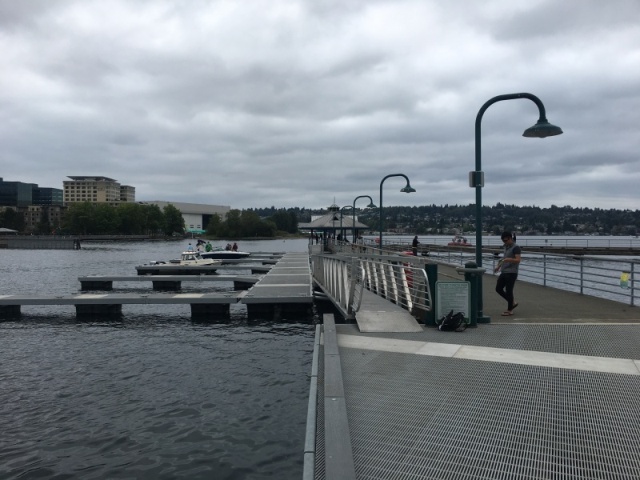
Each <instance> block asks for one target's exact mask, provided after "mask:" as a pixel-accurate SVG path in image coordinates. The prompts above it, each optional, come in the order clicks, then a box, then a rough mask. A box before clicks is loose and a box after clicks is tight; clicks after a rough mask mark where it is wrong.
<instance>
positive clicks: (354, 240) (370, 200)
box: [351, 195, 376, 243]
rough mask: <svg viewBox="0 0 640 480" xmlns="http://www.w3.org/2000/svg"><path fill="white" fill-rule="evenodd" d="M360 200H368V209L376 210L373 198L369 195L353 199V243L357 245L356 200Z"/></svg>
mask: <svg viewBox="0 0 640 480" xmlns="http://www.w3.org/2000/svg"><path fill="white" fill-rule="evenodd" d="M359 198H368V199H369V205H367V208H376V205H375V203H373V198H371V197H370V196H369V195H358V196H357V197H356V198H354V199H353V210H352V211H351V213H353V243H356V200H358V199H359Z"/></svg>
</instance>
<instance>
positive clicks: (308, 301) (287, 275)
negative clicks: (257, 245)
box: [240, 253, 313, 319]
mask: <svg viewBox="0 0 640 480" xmlns="http://www.w3.org/2000/svg"><path fill="white" fill-rule="evenodd" d="M240 303H243V304H245V305H246V306H247V312H248V314H249V317H255V318H257V317H260V318H273V319H282V318H292V319H295V318H298V319H299V318H300V316H304V317H310V316H311V314H312V305H313V288H312V282H311V267H310V265H309V254H307V253H288V254H286V255H284V256H283V257H282V258H281V259H280V260H279V261H278V263H277V264H276V265H274V266H273V267H272V268H271V270H269V273H267V274H266V275H265V276H264V277H263V278H262V279H261V280H260V281H259V282H258V283H256V284H255V285H254V286H253V287H251V288H250V289H249V291H248V292H247V294H246V295H244V296H243V297H242V298H241V299H240Z"/></svg>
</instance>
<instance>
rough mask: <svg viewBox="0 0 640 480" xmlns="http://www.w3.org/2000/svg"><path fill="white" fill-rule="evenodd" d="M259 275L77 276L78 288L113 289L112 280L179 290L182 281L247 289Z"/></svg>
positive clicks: (255, 281)
mask: <svg viewBox="0 0 640 480" xmlns="http://www.w3.org/2000/svg"><path fill="white" fill-rule="evenodd" d="M260 278H262V277H260V276H249V275H244V276H243V275H134V276H109V275H90V276H84V277H78V281H79V282H80V290H113V282H152V283H153V289H154V290H180V288H181V287H182V282H201V283H205V282H207V283H208V282H233V289H234V290H247V289H249V288H251V287H252V286H253V285H255V284H256V283H257V282H258V281H259V280H260Z"/></svg>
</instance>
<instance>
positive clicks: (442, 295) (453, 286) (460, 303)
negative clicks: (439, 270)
mask: <svg viewBox="0 0 640 480" xmlns="http://www.w3.org/2000/svg"><path fill="white" fill-rule="evenodd" d="M470 292H471V283H470V282H436V318H442V317H444V316H445V315H446V314H447V313H449V312H450V311H451V310H453V313H458V312H462V313H463V314H464V319H465V321H466V322H467V323H469V317H470V312H471V301H470V298H471V295H470Z"/></svg>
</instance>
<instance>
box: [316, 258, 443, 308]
mask: <svg viewBox="0 0 640 480" xmlns="http://www.w3.org/2000/svg"><path fill="white" fill-rule="evenodd" d="M414 262H415V259H414V258H412V257H401V256H398V255H395V256H390V255H367V254H361V253H358V254H353V255H349V256H347V255H335V254H327V255H317V254H312V255H311V265H312V272H313V278H314V280H315V281H316V283H317V284H318V285H319V286H320V288H321V289H322V290H323V292H324V293H325V294H327V295H328V296H329V297H330V298H331V300H332V301H333V303H334V304H335V305H336V307H338V309H339V310H341V312H342V314H343V315H344V316H345V318H349V319H353V318H354V317H355V314H356V312H357V311H358V310H359V309H360V305H361V303H362V293H363V289H367V290H369V291H370V292H372V293H374V294H376V295H378V296H380V297H382V298H385V299H387V300H389V301H391V302H392V303H395V304H396V305H398V306H400V307H402V308H404V309H405V310H407V311H409V312H411V313H412V314H413V315H414V316H421V315H423V314H424V313H425V312H428V311H431V309H432V308H433V297H432V294H431V288H430V286H429V279H428V277H427V273H426V271H425V270H424V268H423V267H422V265H419V264H415V263H414Z"/></svg>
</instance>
